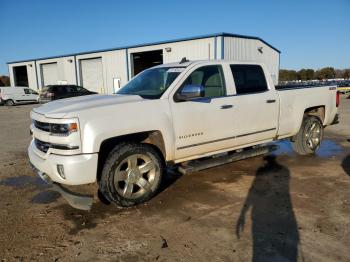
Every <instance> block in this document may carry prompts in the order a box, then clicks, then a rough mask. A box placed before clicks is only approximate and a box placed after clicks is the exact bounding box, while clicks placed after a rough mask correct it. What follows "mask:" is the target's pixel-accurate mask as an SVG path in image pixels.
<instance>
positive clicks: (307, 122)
mask: <svg viewBox="0 0 350 262" xmlns="http://www.w3.org/2000/svg"><path fill="white" fill-rule="evenodd" d="M315 128H317V130H319V132H317V130H315ZM311 129H312V130H311ZM310 130H311V131H310ZM310 132H313V133H312V137H314V136H315V138H313V139H311V133H310ZM322 139H323V125H322V122H321V120H320V119H319V118H318V117H316V116H308V115H306V116H304V118H303V122H302V124H301V127H300V130H299V132H298V134H296V135H295V136H294V137H293V139H292V141H291V143H292V147H293V150H294V151H295V152H296V153H298V154H299V155H312V154H314V153H315V152H316V151H317V149H318V148H319V147H320V145H321V143H322Z"/></svg>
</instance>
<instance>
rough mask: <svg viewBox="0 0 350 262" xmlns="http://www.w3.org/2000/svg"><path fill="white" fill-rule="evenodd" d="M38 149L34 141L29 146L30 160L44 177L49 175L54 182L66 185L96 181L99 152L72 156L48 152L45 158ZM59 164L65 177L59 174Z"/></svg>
mask: <svg viewBox="0 0 350 262" xmlns="http://www.w3.org/2000/svg"><path fill="white" fill-rule="evenodd" d="M36 151H38V149H37V148H36V146H35V143H34V141H32V142H31V143H30V145H29V147H28V156H29V160H30V163H31V164H32V165H33V166H34V167H35V168H36V169H37V170H38V171H39V172H40V173H39V174H41V176H42V177H43V176H48V177H49V178H50V179H51V180H52V181H53V182H56V183H60V184H65V185H83V184H90V183H94V182H96V174H97V161H98V154H97V153H95V154H80V155H70V156H63V155H55V154H47V155H45V158H43V157H41V156H39V155H38V154H37V153H36ZM57 165H62V166H63V167H64V175H65V178H62V177H61V176H60V175H59V173H58V170H57Z"/></svg>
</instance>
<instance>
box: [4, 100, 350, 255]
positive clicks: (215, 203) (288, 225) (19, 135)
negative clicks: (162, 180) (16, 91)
mask: <svg viewBox="0 0 350 262" xmlns="http://www.w3.org/2000/svg"><path fill="white" fill-rule="evenodd" d="M34 106H36V105H34ZM34 106H33V105H26V106H18V107H12V108H7V107H0V123H1V127H0V149H1V150H0V199H1V201H0V260H1V259H2V260H3V261H30V260H35V261H72V260H74V261H92V260H94V261H139V260H142V261H249V260H252V259H253V260H254V261H271V260H273V261H295V260H298V261H350V248H349V247H350V234H349V233H350V190H349V189H350V140H349V138H350V99H344V98H343V99H342V101H341V108H340V112H341V124H339V125H337V126H332V127H329V128H328V129H327V130H326V137H325V140H324V143H323V144H322V146H321V149H320V150H319V152H318V154H317V155H316V156H311V157H300V156H297V155H295V154H294V153H293V152H292V151H291V148H290V146H289V144H288V142H286V141H283V142H281V143H280V149H279V150H278V151H277V152H276V153H274V154H273V155H270V156H268V157H257V158H253V159H248V160H244V161H240V162H236V163H232V164H229V165H225V166H221V167H217V168H212V169H209V170H206V171H202V172H197V173H194V174H191V175H186V176H180V175H178V174H168V175H167V179H166V184H165V186H164V190H163V191H162V192H161V193H160V194H158V195H157V196H156V197H155V198H154V199H152V200H151V201H150V202H149V203H147V204H145V205H142V206H137V207H133V208H128V209H119V208H117V207H115V206H114V205H105V204H103V203H102V202H100V201H99V200H97V199H96V200H95V202H94V204H93V206H92V209H91V211H80V210H76V209H74V208H72V207H71V206H69V205H68V204H67V202H66V201H65V200H64V199H63V198H62V197H61V196H60V194H58V193H57V192H55V191H53V190H52V189H51V188H50V187H48V186H47V185H45V184H44V183H43V182H41V181H40V179H39V178H37V177H36V175H35V174H34V173H33V172H32V171H31V169H30V167H29V165H28V159H27V155H26V147H27V145H28V143H29V140H30V137H29V129H28V126H29V123H30V121H29V112H30V110H31V108H33V107H34Z"/></svg>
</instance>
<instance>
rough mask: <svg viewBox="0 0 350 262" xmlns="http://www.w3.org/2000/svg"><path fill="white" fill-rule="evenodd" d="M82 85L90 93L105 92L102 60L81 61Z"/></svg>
mask: <svg viewBox="0 0 350 262" xmlns="http://www.w3.org/2000/svg"><path fill="white" fill-rule="evenodd" d="M80 83H81V85H82V86H83V87H85V88H86V89H88V90H90V91H95V92H98V93H102V92H103V88H104V86H103V70H102V58H100V57H99V58H91V59H82V60H80Z"/></svg>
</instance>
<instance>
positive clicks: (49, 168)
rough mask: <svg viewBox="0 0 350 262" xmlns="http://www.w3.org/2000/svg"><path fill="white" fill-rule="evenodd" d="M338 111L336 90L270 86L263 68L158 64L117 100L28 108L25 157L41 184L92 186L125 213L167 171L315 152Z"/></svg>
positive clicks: (83, 99)
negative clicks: (280, 143) (233, 158)
mask: <svg viewBox="0 0 350 262" xmlns="http://www.w3.org/2000/svg"><path fill="white" fill-rule="evenodd" d="M338 104H339V94H338V93H337V90H336V86H320V87H315V86H312V87H308V86H305V87H297V88H283V89H275V86H274V84H273V81H272V79H271V76H270V73H269V72H268V70H267V68H266V66H265V65H263V64H261V63H253V62H250V63H242V62H234V61H224V60H218V61H215V60H213V61H197V62H188V61H185V62H180V63H173V64H164V65H160V66H156V67H153V68H151V69H147V70H145V71H143V72H142V73H140V74H138V75H137V76H136V77H135V78H133V79H132V80H131V81H130V82H129V83H127V84H126V85H125V86H124V87H123V88H121V89H120V90H119V92H117V94H116V95H104V96H96V97H89V98H87V97H77V98H72V99H66V100H62V101H57V102H52V103H48V104H46V105H44V106H41V107H39V108H34V109H33V110H32V112H31V118H32V125H31V132H32V134H33V139H32V142H31V143H30V145H29V148H28V154H29V159H30V162H31V163H32V165H33V166H34V168H35V170H37V172H38V174H39V175H40V176H41V177H42V178H44V180H47V181H51V182H52V181H53V182H55V183H59V184H66V185H81V184H88V183H95V182H97V183H98V185H99V190H100V192H101V193H102V194H103V195H104V196H105V198H107V199H108V200H109V201H111V202H115V203H117V204H118V205H121V206H131V205H134V204H139V203H142V202H144V201H147V200H148V199H150V198H151V197H152V196H154V194H155V193H156V192H157V190H158V189H159V188H160V184H161V181H162V178H163V175H164V172H165V167H166V166H175V167H178V166H179V165H181V163H183V162H184V163H186V164H184V165H182V166H183V167H184V168H186V167H187V166H188V165H189V163H191V161H190V160H194V159H200V158H204V159H205V160H203V161H208V159H210V157H212V156H216V157H213V158H212V159H214V160H215V159H216V158H217V157H218V155H219V156H221V155H223V153H225V152H226V153H228V152H236V153H237V154H238V153H239V152H241V151H242V150H243V151H244V150H254V149H255V148H257V147H256V146H257V145H261V144H265V143H268V142H272V141H276V140H279V139H285V138H288V139H289V140H290V142H291V143H292V145H293V148H294V150H295V151H296V152H297V153H299V154H300V155H309V154H313V153H315V151H316V150H317V149H318V148H319V147H320V144H321V142H322V139H323V130H324V127H326V126H328V125H331V124H335V123H337V121H338V118H337V111H338ZM227 155H228V156H230V155H231V154H227ZM251 156H253V154H251ZM188 161H189V162H188ZM197 162H200V161H199V160H197V161H194V163H197Z"/></svg>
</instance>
